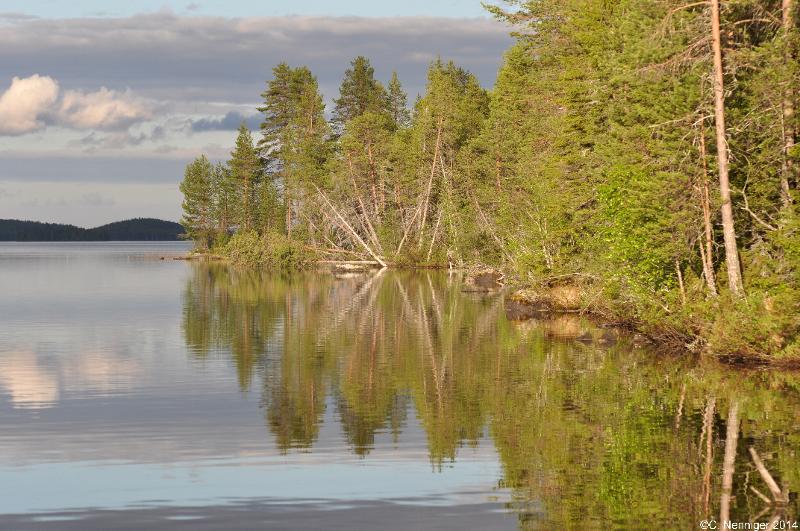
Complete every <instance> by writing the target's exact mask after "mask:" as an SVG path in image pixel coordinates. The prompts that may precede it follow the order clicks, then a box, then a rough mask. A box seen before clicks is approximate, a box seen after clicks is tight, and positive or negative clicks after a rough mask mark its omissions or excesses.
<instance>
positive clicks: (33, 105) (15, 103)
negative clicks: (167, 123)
mask: <svg viewBox="0 0 800 531" xmlns="http://www.w3.org/2000/svg"><path fill="white" fill-rule="evenodd" d="M58 100H59V85H58V82H57V81H56V80H55V79H53V78H52V77H49V76H40V75H39V74H34V75H32V76H30V77H26V78H20V77H16V76H15V77H14V78H13V79H12V80H11V86H10V87H9V88H8V89H6V91H5V92H3V93H2V95H0V135H23V134H25V133H31V132H33V131H37V130H39V129H42V128H44V127H45V126H46V125H47V124H48V123H54V124H58V125H63V126H65V127H69V128H72V129H101V130H125V129H127V128H128V127H130V126H131V125H133V124H134V123H137V122H141V121H144V120H147V119H148V118H150V117H151V116H152V108H151V107H152V106H151V105H150V104H149V103H148V102H147V101H146V100H143V99H141V98H137V97H136V96H134V95H133V93H132V92H131V91H130V90H126V91H124V92H120V91H116V90H109V89H107V88H106V87H101V88H100V90H97V91H94V92H81V91H77V90H67V91H65V92H64V93H63V96H62V97H61V100H60V102H59V101H58Z"/></svg>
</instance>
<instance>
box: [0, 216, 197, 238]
mask: <svg viewBox="0 0 800 531" xmlns="http://www.w3.org/2000/svg"><path fill="white" fill-rule="evenodd" d="M181 234H183V227H181V226H180V224H178V223H175V222H173V221H164V220H163V219H153V218H135V219H126V220H125V221H116V222H114V223H109V224H108V225H102V226H100V227H95V228H93V229H84V228H81V227H76V226H75V225H63V224H60V223H40V222H38V221H20V220H17V219H0V241H2V242H102V241H172V240H179V239H180V235H181Z"/></svg>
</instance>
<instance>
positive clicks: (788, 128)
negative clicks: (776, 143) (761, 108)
mask: <svg viewBox="0 0 800 531" xmlns="http://www.w3.org/2000/svg"><path fill="white" fill-rule="evenodd" d="M782 9H783V34H784V38H785V39H786V44H785V48H784V50H785V51H784V66H785V67H786V68H788V67H789V63H790V61H791V59H792V58H791V46H790V43H789V36H790V33H791V30H792V25H793V24H794V20H793V16H792V15H793V13H792V10H793V9H794V1H793V0H783V6H782ZM782 107H783V171H782V172H781V199H782V200H783V206H784V207H786V206H788V205H790V204H791V203H792V201H793V199H792V194H791V191H790V186H791V181H792V179H793V177H794V172H795V169H794V164H793V162H792V159H791V158H790V157H789V154H790V153H791V151H792V148H793V147H794V144H795V130H794V90H793V86H792V82H791V81H790V82H789V84H788V86H787V87H786V89H785V90H784V94H783V104H782Z"/></svg>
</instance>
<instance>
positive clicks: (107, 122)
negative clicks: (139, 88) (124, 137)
mask: <svg viewBox="0 0 800 531" xmlns="http://www.w3.org/2000/svg"><path fill="white" fill-rule="evenodd" d="M58 115H59V119H60V121H61V123H63V124H64V125H68V126H70V127H74V128H77V129H126V128H127V127H128V126H130V125H132V124H134V123H136V122H139V121H142V120H146V119H148V118H150V117H151V116H152V112H151V110H150V108H149V107H148V106H147V105H146V104H145V102H144V101H143V100H141V99H139V98H136V97H135V96H133V94H132V93H131V91H130V90H126V91H125V92H118V91H115V90H109V89H107V88H106V87H102V88H101V89H100V90H98V91H96V92H79V91H76V90H68V91H66V92H65V93H64V97H63V98H62V100H61V108H60V109H59V114H58Z"/></svg>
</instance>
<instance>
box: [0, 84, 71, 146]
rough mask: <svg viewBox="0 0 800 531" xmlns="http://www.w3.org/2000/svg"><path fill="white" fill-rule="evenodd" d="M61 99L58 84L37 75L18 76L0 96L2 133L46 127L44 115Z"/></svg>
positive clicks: (19, 132)
mask: <svg viewBox="0 0 800 531" xmlns="http://www.w3.org/2000/svg"><path fill="white" fill-rule="evenodd" d="M56 98H58V83H57V82H56V81H55V80H54V79H53V78H51V77H48V76H40V75H38V74H34V75H32V76H30V77H26V78H19V77H14V78H13V79H12V80H11V86H10V87H9V88H8V89H7V90H6V91H5V92H4V93H3V94H2V95H1V96H0V135H22V134H25V133H30V132H32V131H36V130H37V129H41V128H42V127H44V126H45V123H44V121H43V120H42V118H43V117H44V115H46V114H47V113H48V112H49V111H51V108H52V106H53V104H54V103H55V101H56Z"/></svg>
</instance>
